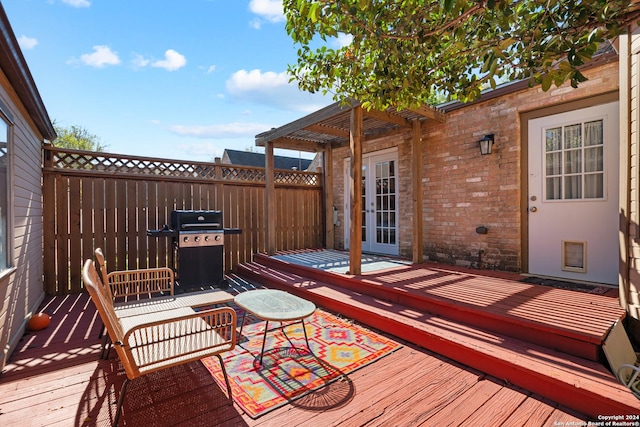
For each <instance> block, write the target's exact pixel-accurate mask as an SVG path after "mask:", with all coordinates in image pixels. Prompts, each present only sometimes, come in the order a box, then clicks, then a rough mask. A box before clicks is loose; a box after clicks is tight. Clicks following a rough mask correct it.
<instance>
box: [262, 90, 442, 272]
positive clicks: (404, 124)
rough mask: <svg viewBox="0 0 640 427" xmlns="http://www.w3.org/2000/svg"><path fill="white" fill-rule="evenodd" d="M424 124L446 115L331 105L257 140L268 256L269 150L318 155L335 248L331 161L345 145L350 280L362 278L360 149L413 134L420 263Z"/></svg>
mask: <svg viewBox="0 0 640 427" xmlns="http://www.w3.org/2000/svg"><path fill="white" fill-rule="evenodd" d="M427 120H434V121H437V122H444V120H445V114H444V113H443V112H441V111H439V110H437V109H435V108H432V107H427V106H425V107H421V108H420V109H414V110H398V109H395V108H388V109H387V110H385V111H377V110H367V109H365V108H363V107H362V105H361V104H360V103H358V102H351V103H347V104H342V103H334V104H332V105H329V106H327V107H325V108H323V109H321V110H318V111H316V112H314V113H311V114H309V115H307V116H305V117H303V118H300V119H298V120H296V121H293V122H291V123H288V124H286V125H284V126H281V127H279V128H274V129H271V130H270V131H267V132H263V133H261V134H259V135H256V145H257V146H261V147H265V152H266V156H265V162H266V165H265V169H266V220H267V229H266V240H267V242H266V243H267V253H268V254H270V255H273V254H274V253H275V248H276V233H275V221H274V220H273V218H275V209H276V206H275V204H274V203H273V201H274V200H275V197H271V196H272V195H273V194H274V192H275V181H274V167H273V150H274V148H285V149H290V150H298V151H308V152H322V153H323V156H322V157H323V169H324V179H325V182H324V200H325V203H324V207H325V215H324V217H325V234H326V235H325V241H326V242H327V243H326V245H327V247H328V248H332V247H333V239H334V235H333V234H334V233H333V223H332V217H333V215H332V211H331V210H332V209H333V167H332V165H333V160H332V151H333V149H334V148H337V147H343V146H346V145H348V146H349V151H350V158H351V171H350V182H349V195H350V196H349V197H350V205H351V211H350V212H351V216H350V224H351V225H350V230H349V233H350V245H349V258H350V262H349V265H350V271H349V272H350V274H354V275H357V274H360V273H361V263H362V234H361V228H362V215H361V212H362V199H361V197H360V195H361V194H362V144H363V143H365V142H367V141H371V140H375V139H379V138H382V137H386V136H391V135H396V134H402V133H407V132H410V133H411V150H412V154H413V155H412V164H411V182H412V186H411V187H412V199H413V229H414V234H413V236H414V238H413V248H412V259H413V262H416V263H418V262H421V261H422V246H423V244H422V234H423V226H422V220H421V218H422V191H421V178H422V177H421V173H420V172H421V163H422V155H421V153H422V126H423V123H424V122H425V121H427Z"/></svg>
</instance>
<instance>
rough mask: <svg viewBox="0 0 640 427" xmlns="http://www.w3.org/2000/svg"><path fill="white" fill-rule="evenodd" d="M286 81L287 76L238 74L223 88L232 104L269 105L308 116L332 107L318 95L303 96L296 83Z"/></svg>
mask: <svg viewBox="0 0 640 427" xmlns="http://www.w3.org/2000/svg"><path fill="white" fill-rule="evenodd" d="M289 78H290V76H289V74H287V73H286V72H282V73H275V72H273V71H267V72H264V73H263V72H262V71H260V70H251V71H247V70H240V71H236V72H235V73H234V74H233V75H232V76H231V77H230V78H229V80H227V83H226V87H227V91H228V93H229V95H230V97H231V99H233V100H235V101H245V102H246V101H248V102H254V103H257V104H264V105H271V106H275V107H278V108H281V109H285V110H290V111H297V112H304V113H310V112H313V111H316V110H318V109H320V108H322V107H324V106H326V105H328V104H329V103H331V100H330V99H327V98H323V97H322V96H321V95H319V94H309V93H306V92H302V91H301V90H300V89H298V86H297V84H296V83H295V82H291V83H289Z"/></svg>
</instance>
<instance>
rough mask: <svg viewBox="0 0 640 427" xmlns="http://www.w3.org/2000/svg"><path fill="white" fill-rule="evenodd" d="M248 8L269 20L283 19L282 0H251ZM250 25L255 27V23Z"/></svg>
mask: <svg viewBox="0 0 640 427" xmlns="http://www.w3.org/2000/svg"><path fill="white" fill-rule="evenodd" d="M249 10H250V11H251V12H253V13H255V14H256V15H258V16H260V17H261V18H263V19H265V20H267V21H269V22H280V21H284V9H283V8H282V0H251V1H250V2H249ZM252 26H254V28H255V23H254V24H252ZM258 28H259V25H258Z"/></svg>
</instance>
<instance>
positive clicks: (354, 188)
mask: <svg viewBox="0 0 640 427" xmlns="http://www.w3.org/2000/svg"><path fill="white" fill-rule="evenodd" d="M350 122H351V125H350V129H351V130H350V132H351V137H350V138H349V149H350V150H349V151H350V154H351V170H350V171H349V172H350V177H351V182H350V183H349V198H350V200H349V202H350V205H351V218H350V219H351V221H350V222H351V229H350V230H349V273H350V274H353V275H359V274H360V273H362V140H363V139H364V138H363V137H362V107H361V106H359V105H358V106H357V107H354V108H353V109H352V110H351V120H350Z"/></svg>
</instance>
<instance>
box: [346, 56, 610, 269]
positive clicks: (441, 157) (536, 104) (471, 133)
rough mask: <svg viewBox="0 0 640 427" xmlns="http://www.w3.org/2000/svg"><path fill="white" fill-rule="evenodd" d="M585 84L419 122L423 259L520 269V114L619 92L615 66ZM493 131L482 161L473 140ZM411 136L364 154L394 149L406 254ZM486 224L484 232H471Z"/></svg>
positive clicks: (524, 93) (374, 144)
mask: <svg viewBox="0 0 640 427" xmlns="http://www.w3.org/2000/svg"><path fill="white" fill-rule="evenodd" d="M585 74H586V75H587V77H588V78H589V81H587V82H584V83H582V84H581V85H580V87H579V88H578V89H573V88H571V87H569V86H566V87H561V88H555V89H553V90H550V91H548V92H543V91H542V90H541V89H539V88H533V89H526V90H521V91H519V92H515V93H510V94H507V95H504V96H502V97H499V98H495V99H490V100H487V101H484V102H479V103H476V104H470V105H467V106H465V107H464V108H461V109H458V110H454V111H450V112H448V113H447V120H446V122H445V123H435V122H433V121H427V122H426V123H425V124H423V152H422V171H421V173H422V183H423V187H422V191H423V207H422V221H423V224H424V255H425V258H427V259H430V260H434V261H440V262H447V263H453V264H458V265H465V266H473V267H480V268H488V269H499V270H508V271H520V270H521V266H522V253H521V244H522V221H521V201H520V200H521V191H522V189H523V188H524V186H526V183H524V185H523V183H522V182H521V178H520V174H521V162H522V143H521V138H520V127H521V123H520V113H524V112H530V111H534V110H538V109H541V108H546V107H549V106H552V105H557V104H563V103H566V102H571V101H576V100H579V99H583V98H589V97H592V96H595V95H598V94H602V93H607V92H612V91H616V90H618V63H617V61H614V62H612V63H607V64H604V65H601V66H599V67H597V68H594V69H591V70H589V71H588V72H586V73H585ZM489 133H493V134H495V138H496V140H495V145H494V147H493V154H491V155H489V156H481V155H480V151H479V148H478V140H479V139H480V138H482V137H483V136H484V135H485V134H489ZM410 138H411V135H410V132H407V133H405V134H401V135H397V136H393V137H387V138H384V139H380V140H376V141H371V142H367V143H365V144H364V145H363V153H365V154H367V153H372V152H375V151H378V150H381V149H385V148H390V147H397V150H398V163H399V175H400V176H399V179H400V182H399V188H400V194H401V197H400V201H399V203H400V205H399V214H400V217H399V232H400V235H399V239H400V245H399V252H400V255H401V256H403V257H411V248H412V239H413V237H412V236H413V209H412V206H411V200H412V198H411V169H410V167H411V155H412V154H411V140H410ZM348 155H349V150H348V147H343V148H339V149H336V150H334V151H333V159H334V160H333V161H334V165H333V167H334V174H335V176H334V202H335V206H336V207H338V210H339V212H338V215H339V220H340V226H338V227H336V230H335V247H336V248H344V228H343V227H344V224H345V218H344V215H345V200H344V159H345V158H347V157H348ZM478 226H486V227H487V228H488V230H489V232H488V233H487V234H478V233H476V228H477V227H478Z"/></svg>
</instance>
